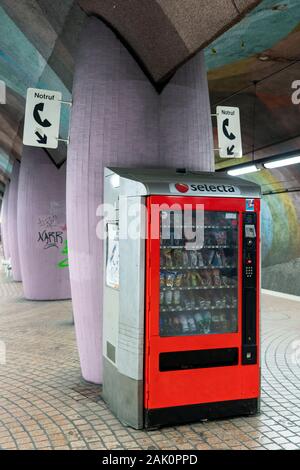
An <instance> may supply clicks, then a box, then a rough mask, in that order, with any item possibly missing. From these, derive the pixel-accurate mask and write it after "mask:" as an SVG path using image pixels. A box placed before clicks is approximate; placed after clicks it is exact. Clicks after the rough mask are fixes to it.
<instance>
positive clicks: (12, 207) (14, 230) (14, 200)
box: [7, 161, 22, 281]
mask: <svg viewBox="0 0 300 470" xmlns="http://www.w3.org/2000/svg"><path fill="white" fill-rule="evenodd" d="M19 172H20V163H19V162H18V161H15V163H14V165H13V169H12V174H11V178H10V185H9V193H8V213H7V218H8V243H9V251H10V258H11V271H12V277H13V280H14V281H22V276H21V267H20V258H19V245H18V221H17V210H18V185H19Z"/></svg>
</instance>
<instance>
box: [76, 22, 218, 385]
mask: <svg viewBox="0 0 300 470" xmlns="http://www.w3.org/2000/svg"><path fill="white" fill-rule="evenodd" d="M182 70H183V72H180V74H179V75H178V76H177V74H176V75H175V77H173V79H172V81H171V83H169V85H168V87H170V92H169V93H168V92H167V88H166V89H165V90H164V92H163V93H162V95H158V94H157V92H156V91H155V90H154V88H153V86H152V85H151V84H150V82H149V81H148V79H147V78H146V77H145V75H144V74H143V72H142V71H141V70H140V68H139V67H138V65H137V64H136V62H135V60H134V59H133V58H132V57H131V55H130V54H129V53H128V51H127V50H126V49H125V48H124V47H123V45H122V44H121V43H120V42H119V40H118V39H117V38H116V36H115V35H114V34H113V33H112V32H111V31H110V30H109V29H108V28H107V27H106V26H105V25H104V24H103V23H102V22H101V21H100V20H98V19H96V18H90V19H89V20H88V21H87V24H86V26H85V28H84V31H83V35H82V38H81V43H80V47H79V52H78V57H77V63H76V70H75V76H74V85H73V107H72V120H71V135H70V145H69V149H68V159H67V223H68V240H69V261H70V279H71V289H72V301H73V310H74V318H75V328H76V335H77V344H78V349H79V356H80V362H81V369H82V374H83V377H84V378H85V379H86V380H88V381H92V382H96V383H101V381H102V243H101V242H100V240H98V239H97V237H96V225H97V223H98V221H99V219H97V217H96V209H97V207H98V205H99V204H101V202H102V197H103V196H102V191H103V189H102V182H103V168H104V166H107V165H114V166H123V167H126V166H129V167H130V166H133V167H138V166H139V167H147V166H148V167H149V166H156V167H157V166H170V167H183V166H185V167H188V168H198V169H202V170H210V169H211V165H212V155H213V153H212V133H211V120H210V108H209V99H208V90H207V80H206V75H205V67H204V63H203V57H202V54H200V55H199V56H197V57H196V58H194V59H193V60H192V61H191V62H190V63H189V64H186V65H185V66H184V68H183V69H182ZM197 77H198V80H197ZM174 100H175V102H174ZM198 106H200V107H202V108H203V109H202V114H201V113H200V112H199V110H198ZM183 116H184V117H187V122H186V123H183V122H182V121H183ZM182 126H183V128H182ZM173 139H176V142H177V144H176V146H174V145H173Z"/></svg>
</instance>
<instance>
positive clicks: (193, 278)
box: [190, 271, 202, 287]
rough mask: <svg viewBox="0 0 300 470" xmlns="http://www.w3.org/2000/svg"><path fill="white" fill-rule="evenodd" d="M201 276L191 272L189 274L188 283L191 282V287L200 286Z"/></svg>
mask: <svg viewBox="0 0 300 470" xmlns="http://www.w3.org/2000/svg"><path fill="white" fill-rule="evenodd" d="M201 281H202V279H201V276H200V274H199V273H197V272H195V271H192V272H191V273H190V282H191V287H199V286H200V285H201Z"/></svg>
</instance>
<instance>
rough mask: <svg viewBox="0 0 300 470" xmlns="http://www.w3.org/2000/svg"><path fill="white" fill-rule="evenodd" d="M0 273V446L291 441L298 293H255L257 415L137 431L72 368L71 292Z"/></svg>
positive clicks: (298, 425) (297, 409)
mask: <svg viewBox="0 0 300 470" xmlns="http://www.w3.org/2000/svg"><path fill="white" fill-rule="evenodd" d="M0 276H1V277H0V449H144V450H150V449H152V450H155V449H164V450H168V449H180V450H193V449H300V302H297V301H294V300H286V299H282V298H277V297H274V296H272V295H265V294H264V295H263V299H262V300H263V301H262V403H261V414H260V415H259V416H253V417H248V418H235V419H230V420H223V421H213V422H204V423H196V424H191V425H184V426H176V427H168V428H163V429H160V430H156V431H148V432H145V431H136V430H133V429H130V428H126V427H124V426H122V424H120V423H119V421H118V420H117V419H116V418H115V417H114V416H113V415H112V413H111V412H110V411H109V409H108V408H107V406H106V405H105V403H104V402H103V400H102V399H101V395H100V387H99V386H97V385H91V384H88V383H86V382H85V381H84V380H83V379H82V378H81V375H80V367H79V359H78V354H77V350H76V344H75V333H74V325H73V323H72V310H71V302H69V301H64V302H60V301H58V302H30V301H26V300H24V299H23V298H22V284H21V283H15V282H12V281H8V280H7V279H6V278H4V275H3V274H2V273H1V275H0ZM4 348H5V349H6V361H5V354H4V353H5V350H4Z"/></svg>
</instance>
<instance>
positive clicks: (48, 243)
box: [18, 146, 71, 300]
mask: <svg viewBox="0 0 300 470" xmlns="http://www.w3.org/2000/svg"><path fill="white" fill-rule="evenodd" d="M18 227H19V251H20V262H21V267H22V276H23V289H24V295H25V298H27V299H31V300H58V299H69V298H70V297H71V289H70V280H69V269H68V262H67V258H68V255H67V253H64V252H65V251H66V250H65V243H66V236H67V234H66V167H65V165H64V166H62V167H61V168H60V169H59V170H58V169H57V168H56V167H55V165H54V164H53V163H52V162H51V161H50V159H49V158H48V156H47V154H46V153H45V152H44V150H42V149H39V148H34V147H25V146H24V147H23V153H22V164H21V170H20V178H19V195H18Z"/></svg>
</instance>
